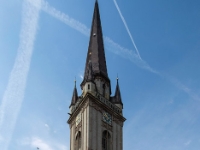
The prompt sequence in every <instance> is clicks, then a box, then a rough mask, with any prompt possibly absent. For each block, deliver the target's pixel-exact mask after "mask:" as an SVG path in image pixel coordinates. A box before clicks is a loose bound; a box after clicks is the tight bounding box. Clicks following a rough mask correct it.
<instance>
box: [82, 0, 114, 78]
mask: <svg viewBox="0 0 200 150" xmlns="http://www.w3.org/2000/svg"><path fill="white" fill-rule="evenodd" d="M89 62H91V64H92V70H93V73H94V76H96V75H99V76H102V77H103V78H104V79H106V80H108V81H110V80H109V78H108V73H107V67H106V59H105V52H104V44H103V34H102V28H101V20H100V14H99V6H98V1H97V0H96V2H95V8H94V14H93V21H92V27H91V34H90V42H89V47H88V53H87V59H86V65H85V74H84V80H85V78H86V77H87V76H88V72H87V68H88V65H89V64H90V63H89ZM83 82H84V81H83Z"/></svg>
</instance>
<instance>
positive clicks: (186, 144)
mask: <svg viewBox="0 0 200 150" xmlns="http://www.w3.org/2000/svg"><path fill="white" fill-rule="evenodd" d="M191 142H192V141H191V140H189V141H187V142H185V143H184V145H185V146H188V145H190V143H191Z"/></svg>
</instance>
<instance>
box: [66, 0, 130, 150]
mask: <svg viewBox="0 0 200 150" xmlns="http://www.w3.org/2000/svg"><path fill="white" fill-rule="evenodd" d="M81 89H82V93H81V95H80V96H78V92H77V89H76V83H75V87H74V91H73V95H72V100H71V104H70V106H69V108H70V117H69V120H68V124H69V126H70V150H122V149H123V123H124V121H125V120H126V119H125V118H124V117H123V112H122V110H123V103H122V99H121V94H120V88H119V83H118V79H117V85H116V90H115V94H114V96H111V84H110V79H109V77H108V72H107V66H106V58H105V52H104V44H103V34H102V28H101V20H100V14H99V6H98V2H97V1H96V2H95V8H94V14H93V20H92V27H91V34H90V41H89V47H88V53H87V59H86V63H85V72H84V79H83V81H82V83H81Z"/></svg>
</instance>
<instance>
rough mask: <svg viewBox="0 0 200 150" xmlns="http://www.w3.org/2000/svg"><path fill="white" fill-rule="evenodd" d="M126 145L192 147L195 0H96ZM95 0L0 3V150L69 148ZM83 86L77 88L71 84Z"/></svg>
mask: <svg viewBox="0 0 200 150" xmlns="http://www.w3.org/2000/svg"><path fill="white" fill-rule="evenodd" d="M99 7H100V14H101V20H102V28H103V34H104V45H105V51H106V59H107V67H108V74H109V77H110V80H111V84H112V93H114V90H115V86H116V76H117V74H118V76H119V84H120V89H121V94H122V100H123V103H124V116H125V117H126V118H127V121H126V122H125V124H124V135H123V137H124V141H123V145H124V149H125V150H130V149H134V150H147V149H148V150H199V147H200V128H199V127H200V115H199V114H200V67H199V58H200V50H199V49H200V19H199V16H200V2H199V1H197V0H193V1H189V0H169V1H159V0H151V1H148V0H134V1H124V0H107V1H103V0H99ZM93 9H94V0H88V1H80V0H56V1H53V0H43V1H42V0H15V1H11V0H7V1H3V0H1V1H0V147H1V150H25V149H30V150H34V149H36V148H37V147H40V149H41V150H69V126H68V125H67V123H66V121H67V119H68V115H67V113H68V112H69V104H70V101H71V96H72V91H73V87H74V79H75V77H76V80H77V87H79V84H80V83H81V81H82V76H83V71H84V67H85V66H84V65H85V60H86V53H87V48H88V43H89V32H90V27H91V21H92V15H93ZM78 93H79V94H80V93H81V91H80V88H78Z"/></svg>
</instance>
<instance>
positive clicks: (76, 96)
mask: <svg viewBox="0 0 200 150" xmlns="http://www.w3.org/2000/svg"><path fill="white" fill-rule="evenodd" d="M77 100H78V92H77V89H76V79H75V81H74V91H73V95H72V100H71V104H70V106H69V107H71V106H72V105H75V104H76V102H77Z"/></svg>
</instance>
